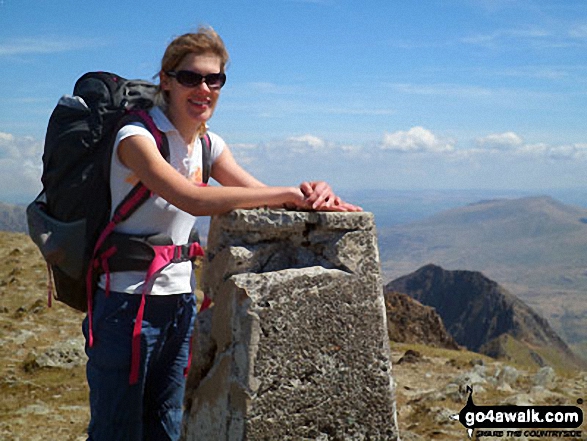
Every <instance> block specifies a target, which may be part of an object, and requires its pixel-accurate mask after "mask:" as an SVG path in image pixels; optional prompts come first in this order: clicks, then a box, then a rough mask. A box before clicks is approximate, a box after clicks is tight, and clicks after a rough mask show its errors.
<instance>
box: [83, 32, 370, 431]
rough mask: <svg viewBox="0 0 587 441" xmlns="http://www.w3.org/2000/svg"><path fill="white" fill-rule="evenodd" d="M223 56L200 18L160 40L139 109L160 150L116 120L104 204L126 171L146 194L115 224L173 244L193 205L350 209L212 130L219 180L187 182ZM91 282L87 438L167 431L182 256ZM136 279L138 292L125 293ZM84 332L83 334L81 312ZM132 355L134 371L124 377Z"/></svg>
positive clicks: (187, 329) (185, 333)
mask: <svg viewBox="0 0 587 441" xmlns="http://www.w3.org/2000/svg"><path fill="white" fill-rule="evenodd" d="M227 61H228V53H227V51H226V49H225V47H224V44H223V42H222V40H221V39H220V37H219V36H218V35H217V34H216V33H215V32H214V31H213V30H212V29H209V28H201V29H199V30H198V32H197V33H193V34H186V35H182V36H180V37H178V38H176V39H175V40H174V41H173V42H172V43H171V44H170V45H169V46H168V47H167V50H166V52H165V54H164V57H163V60H162V65H161V71H160V73H159V80H160V85H159V89H160V93H159V95H160V100H159V101H160V102H159V105H158V106H156V107H155V108H153V109H152V110H151V111H150V115H151V117H152V119H153V121H154V123H155V124H156V126H157V127H158V129H159V130H161V131H162V132H164V133H165V134H166V136H167V139H168V141H169V150H170V158H169V162H168V161H166V160H165V159H164V158H163V157H162V155H161V154H160V153H159V151H158V149H157V147H156V143H155V139H154V138H153V136H152V134H151V133H150V132H149V131H148V130H147V129H146V128H145V127H144V126H142V125H140V124H130V125H126V126H124V127H122V128H121V129H120V131H119V132H118V134H117V137H116V142H115V146H114V154H113V159H112V169H111V177H110V184H111V190H112V205H113V206H116V205H117V204H118V203H119V202H120V201H121V200H122V198H123V197H124V196H125V195H126V194H127V193H128V191H129V190H130V189H131V188H132V186H133V185H134V184H135V183H136V182H138V181H141V182H142V183H143V184H145V185H146V186H147V187H148V188H149V189H150V190H151V191H152V192H153V193H154V194H155V196H153V197H151V198H150V199H149V200H148V201H147V202H146V203H145V204H144V205H143V206H141V208H140V209H139V210H138V211H137V212H136V213H134V214H133V215H132V216H131V217H130V218H129V219H128V220H126V221H124V222H123V223H121V224H119V225H118V226H117V229H116V231H117V232H119V233H127V234H133V235H150V234H156V233H157V234H164V235H167V236H169V237H171V239H172V241H173V243H174V244H185V243H187V242H188V239H189V235H190V230H191V227H192V225H193V223H194V216H198V215H214V214H220V213H225V212H227V211H229V210H232V209H235V208H253V207H258V206H265V205H267V206H276V207H282V206H291V207H295V208H299V209H314V210H331V211H359V210H360V208H359V207H356V206H354V205H351V204H348V203H345V202H343V201H342V200H341V199H340V198H339V197H337V196H336V195H335V194H334V193H333V192H332V190H331V188H330V187H329V186H328V185H327V184H326V183H324V182H305V183H303V184H301V185H300V186H299V187H293V186H292V187H268V186H266V185H264V184H263V183H261V182H260V181H258V180H257V179H255V178H254V177H253V176H251V175H250V174H249V173H247V172H246V171H245V170H244V169H243V168H241V167H240V166H239V165H238V164H237V163H236V161H235V159H234V157H233V156H232V154H231V152H230V150H229V148H228V147H227V146H226V144H225V143H224V141H223V140H222V139H221V138H220V137H219V136H218V135H216V134H214V133H210V132H208V135H209V136H210V139H211V142H212V148H211V155H212V160H213V163H212V168H211V176H212V177H213V178H214V179H215V180H216V181H218V182H219V183H220V184H222V186H221V187H204V186H201V185H198V184H200V183H201V175H202V154H201V149H202V146H201V141H200V137H201V136H202V135H203V134H204V133H205V132H206V131H207V126H206V122H207V121H208V120H209V119H210V118H211V117H212V114H213V113H214V109H215V108H216V104H217V101H218V97H219V95H220V89H221V88H222V86H223V85H224V82H225V80H226V77H225V74H224V71H225V67H226V64H227ZM146 284H148V287H146V286H145V285H146ZM99 287H100V288H99V289H98V291H97V292H96V293H95V296H94V307H93V324H92V331H93V344H92V345H91V346H90V345H87V350H86V351H87V354H88V365H87V377H88V383H89V386H90V407H91V421H90V426H89V429H88V433H89V439H90V440H98V441H101V440H107V441H113V440H143V439H152V440H157V441H160V440H176V439H178V438H179V433H180V425H181V418H182V404H183V394H184V385H185V383H184V382H185V375H184V374H185V369H186V367H187V364H188V358H189V342H190V337H191V333H192V329H193V325H194V320H195V314H196V309H195V308H196V307H195V297H194V295H193V292H194V288H195V286H194V280H193V271H192V267H191V263H190V262H181V263H172V264H170V265H168V266H166V267H165V268H163V269H162V270H161V271H159V272H158V273H157V274H156V277H155V278H154V279H152V280H151V281H149V280H147V278H146V276H145V272H144V271H124V272H113V273H111V274H110V275H109V277H108V280H106V279H105V278H104V276H103V280H101V282H100V284H99ZM145 289H147V290H148V293H149V295H148V296H142V295H137V294H142V293H144V292H145ZM145 297H146V300H144V299H145ZM142 300H143V303H142V305H143V306H141V301H142ZM139 308H144V309H142V311H143V312H142V314H143V317H142V320H140V319H138V317H139V316H137V310H139ZM135 320H136V321H137V322H140V323H139V328H138V329H139V337H138V338H140V350H139V351H137V352H134V351H133V350H132V349H131V346H132V344H131V339H132V334H133V329H134V330H135V331H136V329H137V328H136V326H135V325H134V323H133V322H134V321H135ZM84 333H85V335H86V339H87V338H88V334H89V320H88V318H86V320H85V321H84ZM133 357H134V358H135V360H136V361H137V365H136V366H137V367H136V370H137V372H136V378H135V380H134V381H130V382H129V370H132V368H131V359H132V358H133Z"/></svg>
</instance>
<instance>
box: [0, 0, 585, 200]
mask: <svg viewBox="0 0 587 441" xmlns="http://www.w3.org/2000/svg"><path fill="white" fill-rule="evenodd" d="M200 24H207V25H211V26H213V27H214V28H215V29H216V30H217V31H218V32H219V33H220V35H221V36H222V37H223V38H224V40H225V43H226V45H227V47H228V50H229V52H230V55H231V63H230V65H229V68H228V71H227V74H228V82H227V85H226V86H225V88H224V89H223V91H222V96H221V98H220V102H219V106H218V109H217V111H216V114H215V115H214V117H213V118H212V120H211V121H210V126H211V130H213V131H215V132H217V133H218V134H220V135H221V136H223V137H224V139H225V140H226V141H227V142H228V143H229V145H230V146H231V147H232V149H233V151H234V153H235V156H236V157H237V158H238V159H239V161H241V163H242V164H243V165H244V166H245V167H246V168H247V169H249V170H250V171H251V172H252V173H253V174H255V175H256V176H258V177H259V178H260V179H262V180H263V181H265V182H267V183H269V184H279V185H282V184H284V185H285V184H288V185H289V184H297V183H298V182H300V181H301V180H304V179H325V180H328V181H329V182H331V183H332V185H333V186H334V187H335V189H357V188H391V189H477V188H484V189H520V190H536V191H539V190H542V189H547V188H575V187H577V188H579V187H587V173H586V168H587V124H585V122H586V121H585V117H586V115H587V112H586V110H587V104H586V103H587V61H585V60H587V57H586V56H585V52H586V49H587V2H585V1H584V0H566V1H561V0H444V1H434V0H428V1H399V0H398V1H390V0H387V1H383V0H382V1H369V0H366V1H362V2H358V1H350V0H248V1H246V2H245V1H236V0H228V1H225V0H216V1H197V0H193V1H184V0H177V1H173V2H161V1H159V2H153V1H150V0H144V1H142V2H132V3H131V2H125V3H120V2H118V1H112V0H101V1H99V2H98V1H85V2H80V1H79V0H44V1H41V0H36V1H34V0H0V84H1V88H0V201H8V202H19V201H26V200H28V199H30V198H32V197H33V196H34V194H35V193H36V192H37V191H38V190H39V188H40V184H39V176H40V170H41V169H40V156H41V153H42V144H43V137H44V130H45V126H46V123H47V120H48V118H49V115H50V113H51V110H52V108H53V107H54V105H55V104H56V102H57V100H58V99H59V97H60V96H61V95H62V94H65V93H71V90H72V87H73V83H74V82H75V80H76V79H77V78H78V77H79V76H80V75H81V74H83V73H84V72H86V71H90V70H110V71H114V72H117V73H119V74H121V75H123V76H125V77H129V78H145V79H148V78H151V77H152V76H153V75H154V74H155V73H156V72H157V71H158V65H159V62H160V59H161V56H162V53H163V51H164V49H165V47H166V45H167V43H168V42H169V41H170V40H171V39H172V37H174V36H177V35H179V34H182V33H184V32H188V31H191V30H194V29H195V28H197V26H198V25H200Z"/></svg>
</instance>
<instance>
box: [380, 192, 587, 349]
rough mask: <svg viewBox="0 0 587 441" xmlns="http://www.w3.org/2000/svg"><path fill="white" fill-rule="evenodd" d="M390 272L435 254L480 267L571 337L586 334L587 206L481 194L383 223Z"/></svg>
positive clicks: (453, 263)
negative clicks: (420, 216) (402, 221)
mask: <svg viewBox="0 0 587 441" xmlns="http://www.w3.org/2000/svg"><path fill="white" fill-rule="evenodd" d="M379 247H380V252H381V262H382V269H383V272H384V276H385V278H387V279H388V280H391V279H394V278H397V277H399V276H401V275H404V274H408V273H410V272H412V271H415V270H416V269H418V268H420V267H421V266H423V265H426V264H428V263H430V262H433V263H435V264H437V265H440V266H442V267H443V268H445V269H449V270H457V269H467V270H471V271H482V272H483V274H485V275H486V276H487V277H490V278H491V279H493V280H497V281H498V282H499V283H500V285H502V286H504V287H505V288H507V289H508V291H510V292H512V293H513V294H514V295H516V296H517V297H519V298H521V299H522V300H523V301H524V302H526V303H527V304H528V305H530V306H531V307H532V308H534V309H535V310H537V311H538V312H539V313H540V314H541V315H543V316H545V317H546V318H547V319H548V321H549V322H550V323H551V324H552V326H553V327H554V328H555V330H556V331H557V332H558V333H559V334H560V335H561V336H562V337H563V338H564V339H565V340H566V341H567V342H568V343H571V344H576V345H580V344H582V343H585V342H587V271H586V270H585V268H587V210H586V209H582V208H578V207H574V206H569V205H565V204H562V203H560V202H558V201H556V200H554V199H552V198H550V197H529V198H522V199H514V200H509V199H507V200H506V199H501V200H492V201H483V202H479V203H476V204H471V205H467V206H465V207H461V208H457V209H452V210H447V211H444V212H441V213H439V214H437V215H435V216H431V217H429V218H427V219H425V220H423V221H420V222H414V223H410V224H407V225H400V226H395V227H391V228H385V229H381V230H380V232H379Z"/></svg>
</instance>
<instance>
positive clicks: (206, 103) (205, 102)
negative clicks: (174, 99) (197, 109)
mask: <svg viewBox="0 0 587 441" xmlns="http://www.w3.org/2000/svg"><path fill="white" fill-rule="evenodd" d="M188 101H189V102H190V103H191V104H194V105H196V106H209V105H210V100H194V99H190V100H188Z"/></svg>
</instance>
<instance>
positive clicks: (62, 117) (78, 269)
mask: <svg viewBox="0 0 587 441" xmlns="http://www.w3.org/2000/svg"><path fill="white" fill-rule="evenodd" d="M156 91H157V87H156V86H155V85H154V84H152V83H149V82H147V81H142V80H127V79H125V78H122V77H120V76H118V75H116V74H113V73H108V72H89V73H86V74H85V75H83V76H82V77H80V78H79V79H78V80H77V82H76V83H75V86H74V89H73V96H70V95H64V96H63V97H62V98H61V99H60V100H59V102H58V104H57V106H56V107H55V109H54V110H53V113H52V114H51V117H50V119H49V124H48V127H47V132H46V136H45V146H44V151H43V173H42V177H41V181H42V183H43V190H42V191H41V193H40V194H39V195H38V196H37V198H36V199H35V200H34V201H33V202H32V203H31V204H29V206H28V207H27V220H28V227H29V235H30V237H31V238H32V240H33V241H34V242H35V244H36V245H37V246H38V247H39V249H40V250H41V253H42V255H43V257H44V258H45V260H46V262H47V267H48V269H49V273H50V274H49V281H50V282H51V273H52V279H53V281H54V285H51V284H50V285H49V286H50V288H49V290H48V291H49V293H48V296H49V300H48V302H49V305H50V304H51V298H53V297H54V298H56V299H57V300H60V301H62V302H64V303H66V304H67V305H69V306H71V307H73V308H75V309H77V310H79V311H87V310H88V309H90V310H91V293H92V290H93V289H94V287H95V284H96V283H97V280H98V276H99V274H100V272H101V271H102V272H106V273H107V274H109V271H112V270H116V271H123V270H128V269H129V268H130V269H148V268H149V265H150V263H151V261H152V259H153V258H154V257H155V254H156V252H155V251H154V248H153V245H155V246H157V245H161V244H163V245H165V246H171V244H170V243H169V241H170V239H168V238H167V239H165V238H164V239H162V238H160V237H157V238H154V240H153V241H150V240H147V239H148V238H135V237H123V238H122V239H124V240H122V239H121V237H120V236H127V235H118V234H117V233H114V234H113V232H112V230H113V229H114V227H115V226H116V225H117V224H118V223H120V222H122V221H124V220H125V219H127V218H128V217H129V216H130V215H131V214H132V213H133V212H134V211H136V210H137V209H138V208H139V207H140V206H141V204H142V203H144V202H145V201H146V200H147V199H149V197H150V196H151V192H150V191H149V190H148V189H147V188H146V187H145V186H144V185H143V184H142V183H140V182H139V183H138V184H137V185H136V186H135V187H134V188H133V189H132V191H131V193H130V194H129V195H128V196H127V197H126V198H125V199H124V200H123V201H122V202H121V204H120V205H119V206H118V207H116V208H115V209H114V211H112V207H111V194H110V161H111V157H112V152H113V145H114V140H115V136H116V133H117V132H118V130H119V129H120V128H121V127H122V126H123V125H125V124H128V123H130V122H140V123H142V124H143V125H144V126H145V127H146V128H147V129H148V130H149V131H150V132H151V133H152V134H153V136H154V138H155V140H156V142H157V147H158V149H159V151H160V152H161V154H162V155H163V156H164V157H165V158H166V160H167V161H169V147H168V144H167V138H166V136H165V134H163V133H162V132H160V131H159V130H158V129H157V127H156V126H155V124H154V122H153V120H152V119H151V117H150V115H149V114H148V110H149V109H150V108H151V107H152V106H153V105H154V97H155V93H156ZM201 141H202V155H203V158H202V166H203V180H204V184H205V183H206V182H207V181H208V178H209V176H210V156H211V155H210V150H211V142H210V138H209V136H208V135H207V134H206V136H205V137H203V138H202V140H201ZM111 214H112V215H111ZM117 237H118V242H116V244H115V245H116V246H109V247H108V243H111V242H112V241H113V240H114V239H115V238H117ZM162 240H163V242H162ZM110 245H112V244H110ZM188 245H189V244H188ZM106 247H107V248H108V249H107V250H105V248H106ZM121 248H122V249H123V250H126V251H128V253H118V254H117V253H116V252H115V251H116V249H118V251H120V249H121ZM176 248H177V250H176V251H173V253H174V255H175V257H174V258H175V259H176V260H174V261H179V260H178V259H179V258H182V259H184V260H188V259H191V258H192V257H193V256H191V255H190V253H191V254H193V253H194V250H193V249H190V248H189V246H187V248H186V246H183V248H181V246H178V247H176ZM126 254H129V255H135V256H136V257H137V259H135V261H132V259H131V260H129V259H126V258H124V257H123V256H125V255H126ZM107 258H111V259H112V260H113V262H112V263H114V265H112V263H111V264H110V265H109V264H108V261H107V260H105V259H107ZM53 287H54V289H55V292H54V293H53V292H52V291H53V289H52V288H53Z"/></svg>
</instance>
